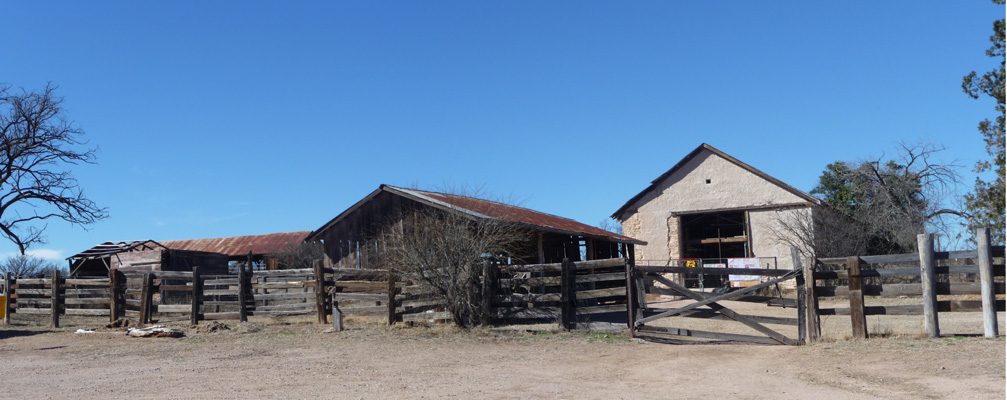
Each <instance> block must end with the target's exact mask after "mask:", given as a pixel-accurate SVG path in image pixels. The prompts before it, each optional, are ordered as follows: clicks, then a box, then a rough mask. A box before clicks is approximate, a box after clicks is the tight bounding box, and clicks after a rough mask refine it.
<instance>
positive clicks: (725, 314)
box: [627, 265, 806, 345]
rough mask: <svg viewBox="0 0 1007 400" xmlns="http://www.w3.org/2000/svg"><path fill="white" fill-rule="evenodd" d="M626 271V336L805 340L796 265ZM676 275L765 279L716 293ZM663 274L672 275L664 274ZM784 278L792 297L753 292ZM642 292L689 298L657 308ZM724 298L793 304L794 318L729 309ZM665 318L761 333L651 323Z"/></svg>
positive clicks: (789, 342)
mask: <svg viewBox="0 0 1007 400" xmlns="http://www.w3.org/2000/svg"><path fill="white" fill-rule="evenodd" d="M628 271H629V276H628V281H629V282H631V283H632V284H631V285H630V291H629V293H628V294H627V297H628V299H629V308H628V310H627V311H628V319H629V326H630V335H631V336H634V337H635V336H637V335H639V334H641V333H644V334H648V333H656V334H663V335H675V336H688V337H695V338H703V339H713V340H730V341H740V342H753V343H762V344H785V345H798V344H803V343H804V342H805V340H806V332H805V324H804V318H803V315H804V308H805V303H804V299H803V297H804V296H802V294H803V293H801V291H802V289H803V287H804V282H803V279H804V275H803V273H802V272H801V271H800V270H779V269H744V268H704V267H667V266H645V265H640V266H636V265H630V266H629V267H628ZM676 274H703V275H720V276H727V275H749V276H754V275H759V276H762V277H766V278H764V279H768V280H766V281H765V282H762V283H759V284H756V285H753V286H750V287H746V288H743V289H739V290H735V291H730V292H727V293H719V294H718V293H711V292H703V291H693V290H689V289H688V288H686V287H685V286H682V285H681V284H679V283H677V282H676V280H677V279H674V278H673V276H674V275H676ZM669 275H670V276H672V277H669ZM790 279H795V280H797V288H798V295H797V298H796V299H795V298H785V297H771V296H758V295H757V292H759V291H760V290H762V289H765V288H769V287H771V286H774V285H778V284H780V283H782V282H784V281H787V280H790ZM648 294H651V295H662V296H670V297H669V298H686V299H691V300H692V301H694V302H691V303H689V304H686V305H684V306H680V307H674V308H662V307H660V305H661V304H660V303H657V302H655V303H654V304H651V303H648V300H647V295H648ZM728 300H730V301H741V302H755V303H765V304H766V305H767V306H784V307H794V308H795V309H796V312H795V315H794V317H779V316H761V315H745V314H741V313H738V312H736V311H734V310H731V309H730V308H727V307H726V306H725V305H724V304H722V302H724V301H728ZM670 317H677V318H703V319H720V320H727V321H735V322H738V323H741V324H743V325H746V326H748V327H750V328H752V329H754V330H756V331H757V332H759V333H762V334H763V335H764V336H758V335H747V334H738V333H731V332H713V331H702V330H695V329H685V328H677V327H670V326H666V325H657V323H658V321H659V320H662V319H666V318H670ZM661 322H665V321H661ZM766 325H784V326H795V327H797V329H798V337H797V338H790V337H787V336H786V335H784V334H782V333H780V332H778V331H777V330H776V329H772V328H770V327H767V326H766ZM777 329H779V328H777Z"/></svg>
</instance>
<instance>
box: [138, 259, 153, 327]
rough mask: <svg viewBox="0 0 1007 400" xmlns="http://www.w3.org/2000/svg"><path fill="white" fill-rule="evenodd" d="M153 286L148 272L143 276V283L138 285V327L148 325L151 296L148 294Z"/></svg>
mask: <svg viewBox="0 0 1007 400" xmlns="http://www.w3.org/2000/svg"><path fill="white" fill-rule="evenodd" d="M153 285H154V280H153V279H151V276H150V272H147V273H144V274H143V283H142V284H141V285H140V325H146V324H149V323H150V301H151V296H152V294H151V293H150V292H151V290H152V287H151V286H153Z"/></svg>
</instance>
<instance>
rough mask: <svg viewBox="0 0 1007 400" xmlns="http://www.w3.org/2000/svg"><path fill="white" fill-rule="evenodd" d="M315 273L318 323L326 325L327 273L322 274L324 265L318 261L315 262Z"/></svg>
mask: <svg viewBox="0 0 1007 400" xmlns="http://www.w3.org/2000/svg"><path fill="white" fill-rule="evenodd" d="M313 267H314V272H315V310H316V311H318V323H319V324H324V323H326V322H328V321H326V315H325V273H324V272H322V263H321V262H319V261H318V260H315V261H314V265H313Z"/></svg>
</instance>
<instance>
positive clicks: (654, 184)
mask: <svg viewBox="0 0 1007 400" xmlns="http://www.w3.org/2000/svg"><path fill="white" fill-rule="evenodd" d="M703 151H709V152H711V153H713V154H716V155H718V156H720V157H721V158H723V159H725V160H727V161H730V162H731V163H733V164H735V165H737V166H739V167H741V168H743V169H745V170H747V171H748V172H751V173H753V174H755V175H757V176H759V177H761V178H762V179H765V180H767V181H769V182H772V183H773V184H775V185H776V186H779V187H780V188H781V189H783V190H786V191H788V192H790V193H793V194H794V195H796V196H798V197H800V198H803V199H805V200H807V201H808V202H809V203H813V204H818V203H819V201H818V199H816V198H814V197H813V196H811V195H810V194H807V193H805V192H803V191H801V190H798V189H797V188H795V187H793V186H790V185H788V184H786V183H783V181H781V180H779V179H776V178H774V177H772V176H770V175H769V174H767V173H765V172H762V171H760V170H758V169H756V168H755V167H753V166H751V165H748V164H745V163H743V162H741V160H738V159H737V158H734V157H731V156H730V155H728V154H727V153H724V152H723V151H720V150H718V149H717V148H715V147H713V146H710V145H708V144H706V143H703V144H701V145H699V147H697V148H696V149H695V150H693V151H692V152H691V153H689V154H688V155H686V156H685V158H683V159H682V160H681V161H679V162H678V164H675V166H674V167H671V169H669V170H668V171H667V172H665V173H663V174H661V176H659V177H657V179H654V180H653V181H651V182H650V186H648V187H647V188H646V189H644V190H643V191H642V192H640V193H638V194H637V195H636V196H633V198H631V199H629V201H627V202H626V204H623V205H622V207H619V209H618V210H616V211H615V213H613V214H612V218H615V219H616V220H620V221H621V219H620V218H619V216H620V215H622V213H623V212H625V211H626V210H628V209H629V208H631V207H632V206H634V205H635V204H636V202H637V201H639V200H640V199H642V198H643V197H644V196H646V195H647V194H648V193H650V192H652V191H654V189H657V186H658V185H659V184H660V183H661V182H662V181H664V180H665V178H667V177H669V176H671V175H672V174H674V173H675V172H678V170H680V169H682V167H685V165H686V164H688V163H689V161H691V160H692V159H693V158H696V156H698V155H699V154H700V153H702V152H703Z"/></svg>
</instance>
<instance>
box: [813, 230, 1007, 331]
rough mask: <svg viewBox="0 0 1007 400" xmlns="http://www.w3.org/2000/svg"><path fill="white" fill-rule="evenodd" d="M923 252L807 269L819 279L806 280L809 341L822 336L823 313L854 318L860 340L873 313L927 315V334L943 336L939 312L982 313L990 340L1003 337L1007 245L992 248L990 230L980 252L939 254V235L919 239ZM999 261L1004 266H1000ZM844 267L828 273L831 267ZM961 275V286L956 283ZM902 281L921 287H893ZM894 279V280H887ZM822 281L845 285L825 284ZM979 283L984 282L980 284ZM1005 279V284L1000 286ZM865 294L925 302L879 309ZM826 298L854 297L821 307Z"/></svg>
mask: <svg viewBox="0 0 1007 400" xmlns="http://www.w3.org/2000/svg"><path fill="white" fill-rule="evenodd" d="M917 239H918V244H919V252H918V253H910V254H895V255H881V256H863V257H858V256H851V257H843V258H819V259H817V261H816V262H815V263H814V264H813V265H812V264H811V263H809V265H806V266H805V274H806V275H809V276H813V278H812V279H808V280H807V281H806V285H807V288H806V291H805V293H806V295H807V296H808V300H807V301H808V304H809V307H808V308H807V312H808V316H807V320H808V334H809V339H811V340H817V339H818V338H820V337H821V322H820V316H821V315H849V316H850V318H851V324H852V330H853V332H852V334H853V337H855V338H867V337H868V332H867V320H866V316H868V315H922V316H923V321H924V327H925V329H926V331H927V336H929V337H938V336H940V326H939V322H938V321H939V319H938V315H939V313H944V312H977V311H981V312H982V315H983V331H984V332H983V333H984V336H986V337H996V336H998V335H999V332H998V328H997V315H996V312H997V311H1004V300H996V295H997V294H1004V282H1003V278H1000V279H996V278H997V277H1003V276H1004V265H1003V257H1004V247H1003V246H996V247H993V246H990V241H989V230H988V229H978V230H977V231H976V242H977V244H978V249H977V250H970V251H953V252H934V250H933V249H934V246H933V235H932V234H921V235H919V236H918V238H917ZM994 258H999V259H1000V262H1001V263H1000V264H994V263H993V262H994ZM893 264H895V265H896V266H897V264H903V265H904V264H911V265H912V264H916V265H915V266H911V267H892V266H893ZM955 264H962V265H955ZM829 266H832V267H833V268H834V267H836V266H841V267H842V269H838V270H832V271H827V270H825V269H826V268H829ZM955 275H957V277H956V278H957V279H956V280H957V282H953V281H952V279H950V277H951V276H955ZM896 277H915V278H913V279H911V280H914V281H918V282H916V283H888V282H885V280H898V279H890V278H896ZM886 278H889V279H886ZM976 278H978V279H976ZM822 280H829V281H831V282H835V281H836V280H841V281H842V280H845V281H846V282H845V284H831V285H827V284H825V283H819V281H822ZM977 280H978V282H977ZM998 280H999V282H998ZM938 295H979V296H981V300H954V299H949V300H938V298H937V296H938ZM864 296H878V297H905V296H920V297H921V298H922V304H914V305H894V306H878V305H866V304H865V301H864ZM825 297H832V298H841V299H846V298H848V299H849V304H850V306H849V307H848V308H846V307H844V308H819V306H818V304H819V299H821V298H825Z"/></svg>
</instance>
